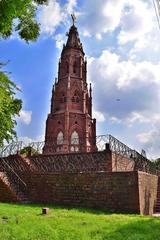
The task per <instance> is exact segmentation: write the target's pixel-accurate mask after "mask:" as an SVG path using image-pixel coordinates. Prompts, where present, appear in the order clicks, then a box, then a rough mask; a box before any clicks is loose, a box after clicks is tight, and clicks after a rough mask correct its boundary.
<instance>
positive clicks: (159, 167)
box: [154, 158, 160, 170]
mask: <svg viewBox="0 0 160 240" xmlns="http://www.w3.org/2000/svg"><path fill="white" fill-rule="evenodd" d="M154 164H155V166H156V167H157V169H159V170H160V158H157V159H156V160H155V161H154Z"/></svg>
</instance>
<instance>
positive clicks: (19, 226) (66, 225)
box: [0, 203, 160, 240]
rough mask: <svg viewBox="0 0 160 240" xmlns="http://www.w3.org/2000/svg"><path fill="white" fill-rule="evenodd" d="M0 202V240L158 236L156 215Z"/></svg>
mask: <svg viewBox="0 0 160 240" xmlns="http://www.w3.org/2000/svg"><path fill="white" fill-rule="evenodd" d="M42 207H44V206H40V205H16V204H3V203H0V240H13V239H14V240H57V239H58V240H62V239H64V240H81V239H83V240H89V239H90V240H91V239H92V240H102V239H103V240H109V239H113V240H141V239H143V240H149V239H150V240H160V218H154V217H143V216H139V215H126V214H109V213H108V214H107V213H105V212H102V211H94V210H90V209H76V208H74V209H67V208H62V207H54V206H49V208H50V211H49V215H41V211H42V210H41V209H42Z"/></svg>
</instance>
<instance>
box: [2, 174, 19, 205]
mask: <svg viewBox="0 0 160 240" xmlns="http://www.w3.org/2000/svg"><path fill="white" fill-rule="evenodd" d="M17 201H18V199H17V197H16V195H15V193H14V192H13V191H12V189H11V188H10V186H9V182H8V181H7V179H6V177H5V174H4V173H2V172H0V202H17Z"/></svg>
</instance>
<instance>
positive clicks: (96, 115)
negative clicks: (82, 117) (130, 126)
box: [93, 110, 105, 122]
mask: <svg viewBox="0 0 160 240" xmlns="http://www.w3.org/2000/svg"><path fill="white" fill-rule="evenodd" d="M93 118H96V120H97V121H98V122H104V121H105V117H104V115H103V113H101V112H99V111H95V110H93Z"/></svg>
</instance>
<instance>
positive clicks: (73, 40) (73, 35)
mask: <svg viewBox="0 0 160 240" xmlns="http://www.w3.org/2000/svg"><path fill="white" fill-rule="evenodd" d="M71 17H72V21H73V24H72V26H71V27H70V29H69V33H67V34H66V35H67V37H68V39H67V43H66V45H64V46H63V50H65V49H67V48H77V49H80V50H81V51H83V47H82V44H81V42H80V38H79V34H78V30H77V27H76V26H75V22H76V17H75V15H74V14H71Z"/></svg>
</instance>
